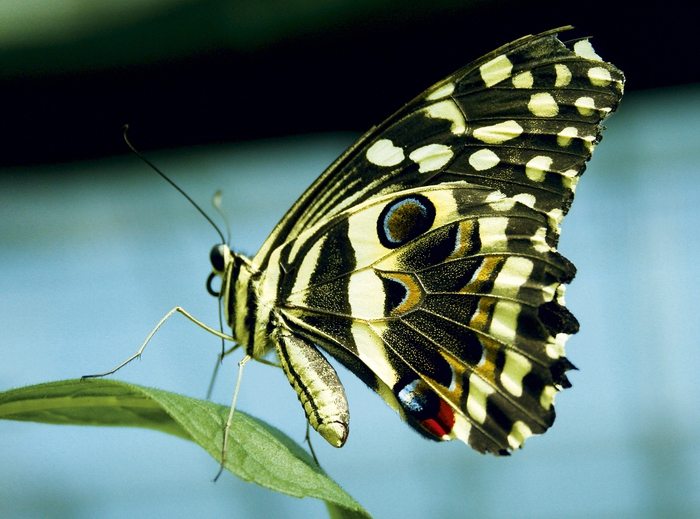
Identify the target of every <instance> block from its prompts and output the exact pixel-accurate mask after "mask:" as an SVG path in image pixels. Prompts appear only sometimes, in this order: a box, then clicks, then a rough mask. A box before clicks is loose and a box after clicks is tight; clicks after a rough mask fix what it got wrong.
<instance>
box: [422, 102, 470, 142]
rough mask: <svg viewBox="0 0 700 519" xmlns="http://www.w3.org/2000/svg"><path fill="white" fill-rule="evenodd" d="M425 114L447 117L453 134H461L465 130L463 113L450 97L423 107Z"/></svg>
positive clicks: (441, 117) (465, 123)
mask: <svg viewBox="0 0 700 519" xmlns="http://www.w3.org/2000/svg"><path fill="white" fill-rule="evenodd" d="M424 111H425V114H426V115H427V116H428V117H431V118H433V119H447V120H448V121H450V122H451V123H452V126H450V131H451V132H452V133H454V134H455V135H461V134H463V133H464V132H465V131H467V121H465V120H464V114H463V113H462V111H461V110H460V109H459V107H458V106H457V103H455V102H454V101H452V100H451V99H446V100H445V101H440V102H439V103H435V104H433V105H430V106H428V107H426V108H425V110H424Z"/></svg>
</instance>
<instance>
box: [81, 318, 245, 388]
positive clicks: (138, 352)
mask: <svg viewBox="0 0 700 519" xmlns="http://www.w3.org/2000/svg"><path fill="white" fill-rule="evenodd" d="M175 312H178V313H181V314H182V315H184V316H185V317H187V318H188V319H189V320H190V321H192V322H193V323H194V324H196V325H197V326H199V327H200V328H204V329H205V330H206V331H208V332H209V333H211V334H213V335H216V336H217V337H220V338H222V339H224V340H227V341H233V342H235V341H234V339H233V337H231V336H230V335H226V334H225V333H221V332H220V331H218V330H215V329H214V328H212V327H210V326H207V325H206V324H204V323H203V322H201V321H198V320H197V319H195V318H194V317H192V316H191V315H190V314H188V313H187V312H186V311H185V309H184V308H181V307H179V306H176V307H175V308H173V309H172V310H170V311H169V312H168V313H167V314H165V317H163V318H162V319H161V320H160V322H159V323H158V324H157V325H156V327H155V328H153V331H151V333H149V334H148V337H146V340H145V341H143V344H142V345H141V347H140V348H139V351H137V352H136V353H134V354H133V355H132V356H131V357H129V358H128V359H126V360H125V361H124V362H122V363H121V364H119V365H118V366H117V367H116V368H114V369H112V370H110V371H105V372H104V373H98V374H96V375H83V376H82V377H81V378H99V377H105V376H107V375H111V374H112V373H114V372H116V371H118V370H120V369H121V368H123V367H124V366H126V365H127V364H128V363H129V362H131V361H132V360H134V359H136V358H138V357H140V356H141V354H142V353H143V350H145V349H146V345H147V344H148V343H149V342H150V340H151V338H152V337H153V336H154V335H155V333H156V332H157V331H158V329H159V328H160V327H161V326H163V323H164V322H165V321H167V320H168V318H169V317H170V316H171V315H173V314H174V313H175Z"/></svg>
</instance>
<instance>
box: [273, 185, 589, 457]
mask: <svg viewBox="0 0 700 519" xmlns="http://www.w3.org/2000/svg"><path fill="white" fill-rule="evenodd" d="M549 224H550V223H549V218H548V216H547V215H546V213H544V212H542V211H539V210H536V209H533V208H530V207H528V206H526V205H524V204H522V203H520V202H518V201H517V200H515V199H513V198H509V197H506V196H505V195H504V194H503V193H501V192H499V191H497V190H493V189H490V188H485V187H483V186H476V185H473V184H468V183H466V182H451V183H445V184H441V185H437V186H430V187H424V188H418V189H412V190H404V191H400V192H397V193H393V194H390V195H388V196H382V197H377V198H375V199H371V200H369V201H367V202H365V203H363V204H361V205H359V206H357V207H355V208H352V209H350V210H347V211H345V212H343V213H341V214H339V215H337V216H336V217H334V218H332V219H330V220H329V221H327V222H322V223H321V224H319V225H317V226H316V227H315V228H312V229H310V230H308V231H306V232H304V233H302V234H301V235H300V236H299V237H298V238H297V240H294V241H292V242H289V243H287V244H286V245H284V246H283V247H281V248H279V249H278V250H276V251H275V253H274V254H273V257H274V261H275V262H279V264H280V265H281V271H282V272H284V273H285V274H284V275H282V276H281V278H280V280H279V293H278V304H277V308H276V312H277V314H278V315H279V317H280V321H281V323H280V324H281V325H282V326H284V327H285V328H288V329H289V330H291V331H292V332H293V333H294V334H296V335H299V336H302V337H305V338H306V339H308V340H309V341H310V342H312V343H314V344H318V345H319V346H321V347H322V348H323V349H325V350H326V351H328V352H330V353H331V354H332V355H333V356H335V357H336V358H338V359H339V360H340V361H341V362H343V363H344V364H345V365H346V366H348V367H349V368H350V369H351V370H352V371H354V372H355V373H357V374H358V375H359V376H360V377H361V378H362V379H363V380H364V381H365V382H366V383H368V385H370V387H372V388H373V389H375V390H376V391H377V392H378V393H379V394H380V395H381V396H382V397H383V398H384V399H385V400H386V401H387V402H388V403H389V404H390V405H391V406H392V407H394V408H395V409H397V410H399V412H400V413H401V414H402V416H403V417H404V418H405V419H406V420H407V421H408V422H409V423H410V424H411V425H412V426H413V427H414V428H416V429H417V430H418V431H419V432H421V433H422V434H424V435H426V436H428V437H431V438H433V439H437V440H446V439H452V438H459V439H462V440H464V441H465V442H467V443H469V444H470V445H472V446H473V447H474V448H476V449H477V450H479V451H481V452H486V451H489V452H494V453H503V452H505V451H506V450H507V449H513V448H516V447H519V446H520V445H521V443H522V441H523V440H524V438H525V437H527V436H529V435H530V434H533V433H541V432H544V430H546V429H547V427H549V425H551V423H552V421H553V419H554V410H553V406H552V399H553V395H554V393H555V392H556V391H557V390H558V389H560V388H561V387H566V386H568V381H567V379H566V376H565V374H564V372H565V371H566V370H567V369H569V368H570V367H571V365H570V364H569V363H568V361H567V360H566V359H565V358H564V356H563V355H564V352H563V342H564V339H565V337H566V335H567V334H570V333H574V332H575V331H576V330H577V328H578V324H577V323H576V320H575V319H574V318H573V316H571V315H570V314H569V313H568V311H567V310H566V309H565V308H564V307H563V306H562V305H561V302H562V294H563V286H562V284H563V283H566V282H568V281H569V280H570V279H571V278H572V277H573V275H574V269H573V266H572V265H571V264H570V263H569V262H568V261H566V260H565V259H564V258H563V257H562V256H561V255H560V254H558V253H557V252H556V251H555V250H554V249H553V248H552V247H551V246H550V245H548V244H547V241H546V234H547V228H548V226H549Z"/></svg>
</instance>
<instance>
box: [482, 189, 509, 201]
mask: <svg viewBox="0 0 700 519" xmlns="http://www.w3.org/2000/svg"><path fill="white" fill-rule="evenodd" d="M505 197H506V195H504V194H503V193H502V192H501V191H491V192H490V193H489V194H488V196H487V197H486V198H485V199H484V201H485V202H488V203H491V202H498V201H499V200H503V199H504V198H505Z"/></svg>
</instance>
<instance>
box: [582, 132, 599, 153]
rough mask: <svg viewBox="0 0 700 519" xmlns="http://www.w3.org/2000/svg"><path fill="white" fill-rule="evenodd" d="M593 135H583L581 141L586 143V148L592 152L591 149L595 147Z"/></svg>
mask: <svg viewBox="0 0 700 519" xmlns="http://www.w3.org/2000/svg"><path fill="white" fill-rule="evenodd" d="M595 139H596V137H595V135H586V136H585V137H583V143H584V144H585V145H586V148H588V151H590V152H591V153H593V150H594V149H595V144H596V143H595Z"/></svg>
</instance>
